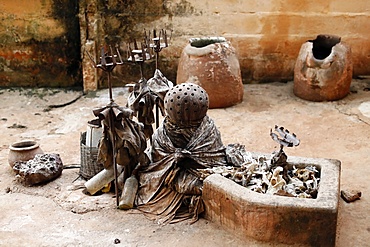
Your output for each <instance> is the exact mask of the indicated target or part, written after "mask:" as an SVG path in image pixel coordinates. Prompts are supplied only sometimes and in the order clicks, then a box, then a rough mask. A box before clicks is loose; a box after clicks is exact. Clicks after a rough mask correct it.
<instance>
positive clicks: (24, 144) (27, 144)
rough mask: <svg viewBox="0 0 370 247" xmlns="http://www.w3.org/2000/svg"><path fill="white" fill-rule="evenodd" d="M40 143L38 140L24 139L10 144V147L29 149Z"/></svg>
mask: <svg viewBox="0 0 370 247" xmlns="http://www.w3.org/2000/svg"><path fill="white" fill-rule="evenodd" d="M38 147H39V144H38V143H37V142H36V141H32V140H24V141H19V142H14V143H13V144H11V145H10V146H9V149H10V150H12V151H27V150H32V149H35V148H38Z"/></svg>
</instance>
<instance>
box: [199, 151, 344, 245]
mask: <svg viewBox="0 0 370 247" xmlns="http://www.w3.org/2000/svg"><path fill="white" fill-rule="evenodd" d="M288 164H289V166H293V165H295V166H296V167H300V168H303V167H305V166H309V165H313V166H316V168H317V169H318V170H319V171H320V174H321V176H320V187H319V190H318V195H317V198H316V199H312V198H296V197H286V196H278V195H267V194H261V193H257V192H254V191H251V190H249V189H247V188H245V187H243V186H241V185H239V184H237V183H235V182H234V181H232V180H230V179H228V178H225V177H223V176H221V175H218V174H213V175H210V176H208V177H207V178H206V179H205V180H204V186H203V200H204V203H205V208H206V211H205V218H206V219H209V220H210V221H212V222H215V223H218V224H220V225H221V226H223V227H224V228H226V229H228V230H230V231H232V232H233V233H235V234H236V235H239V236H240V237H249V238H250V237H251V238H254V239H256V240H260V241H265V242H269V243H272V244H274V243H275V244H277V243H282V244H295V245H307V246H335V238H336V229H337V216H338V201H339V195H340V194H339V193H340V192H339V182H340V166H341V162H340V161H339V160H334V159H323V158H304V157H288Z"/></svg>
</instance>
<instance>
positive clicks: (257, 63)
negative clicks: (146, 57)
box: [82, 0, 370, 87]
mask: <svg viewBox="0 0 370 247" xmlns="http://www.w3.org/2000/svg"><path fill="white" fill-rule="evenodd" d="M94 2H96V0H85V4H86V5H87V6H91V5H93V4H92V3H94ZM98 2H99V1H98ZM99 4H100V6H99ZM99 4H97V5H98V6H97V7H96V9H97V12H96V13H98V15H97V16H96V17H99V18H100V19H99V20H97V22H99V21H100V25H101V26H100V27H98V28H97V29H95V31H96V32H97V36H99V37H100V38H97V37H95V38H92V39H91V40H90V41H89V40H88V41H89V42H90V43H89V44H91V41H92V40H94V41H95V40H98V43H97V44H94V45H95V46H98V47H99V46H101V43H122V42H125V41H128V40H129V39H130V38H137V39H140V37H141V36H142V31H143V30H144V29H146V30H150V29H153V28H156V29H160V28H166V29H172V30H173V36H172V42H171V46H170V47H169V48H167V49H165V50H164V51H163V52H162V53H161V55H162V60H161V63H160V69H161V70H162V71H163V72H164V74H165V75H166V76H167V77H169V79H171V80H173V81H174V80H175V78H176V70H177V65H178V64H177V63H178V58H179V56H180V54H181V51H182V49H183V47H185V45H186V44H187V42H188V39H189V38H191V37H202V36H224V37H226V38H227V39H229V40H230V41H231V42H232V45H233V46H234V47H235V48H236V50H237V53H238V57H239V61H240V64H241V70H242V77H243V82H244V83H250V82H254V81H258V82H265V81H276V80H278V81H285V80H292V79H293V69H294V64H295V60H296V58H297V56H298V52H299V49H300V47H301V45H302V44H303V43H304V42H305V41H307V40H308V39H314V38H315V37H316V36H317V35H318V34H334V35H338V36H341V37H342V41H344V42H346V43H348V44H349V45H351V47H352V52H353V62H354V76H358V75H368V74H370V35H369V33H368V30H370V3H369V1H368V0H358V1H356V3H352V2H349V1H346V0H331V1H318V0H314V1H312V0H310V1H309V0H301V1H296V0H263V1H261V0H212V1H209V0H205V1H197V0H188V1H186V0H172V1H158V0H156V1H146V0H143V1H119V0H111V1H106V2H105V3H104V4H101V3H99ZM82 8H84V7H82ZM95 23H96V22H95ZM95 27H96V26H95ZM82 32H83V31H82ZM82 46H84V43H82ZM123 46H124V45H123ZM95 49H96V47H95ZM152 71H153V64H150V63H149V64H148V65H146V72H147V75H146V76H147V77H149V76H150V75H151V73H152ZM114 74H115V76H114V79H113V80H114V81H115V82H116V83H118V84H122V83H123V82H131V81H135V80H137V79H138V76H139V72H138V70H137V68H136V70H135V66H128V67H126V66H123V67H120V68H117V69H116V72H115V73H114ZM103 77H104V75H103ZM90 79H91V78H90ZM95 80H97V81H98V82H94V81H93V80H91V83H90V84H91V85H96V86H98V87H99V86H101V85H104V83H103V81H104V80H105V79H104V78H103V79H102V76H98V79H96V78H95Z"/></svg>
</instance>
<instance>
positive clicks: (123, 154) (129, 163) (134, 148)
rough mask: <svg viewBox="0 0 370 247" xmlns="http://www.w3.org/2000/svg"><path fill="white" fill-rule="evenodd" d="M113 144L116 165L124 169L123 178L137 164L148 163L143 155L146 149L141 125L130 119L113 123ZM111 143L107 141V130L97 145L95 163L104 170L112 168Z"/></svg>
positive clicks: (129, 173)
mask: <svg viewBox="0 0 370 247" xmlns="http://www.w3.org/2000/svg"><path fill="white" fill-rule="evenodd" d="M114 125H115V144H116V151H117V157H116V163H117V164H119V165H122V166H124V167H125V170H124V173H125V178H127V177H128V176H130V175H131V173H132V171H133V170H134V169H135V167H136V166H137V165H138V163H140V164H142V165H144V164H146V163H148V158H147V156H146V154H145V153H144V151H145V149H146V139H145V136H144V134H143V130H142V129H143V127H142V125H140V124H138V123H136V122H135V121H133V120H131V119H130V118H126V117H124V118H122V120H121V121H115V122H114ZM112 155H113V152H112V143H111V141H110V139H109V133H108V131H107V128H106V127H105V128H104V134H103V136H102V138H101V140H100V143H99V151H98V158H97V162H98V163H99V164H103V166H104V168H106V169H107V168H109V167H111V166H112Z"/></svg>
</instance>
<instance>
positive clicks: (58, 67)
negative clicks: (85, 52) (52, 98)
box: [0, 0, 82, 87]
mask: <svg viewBox="0 0 370 247" xmlns="http://www.w3.org/2000/svg"><path fill="white" fill-rule="evenodd" d="M77 2H78V1H74V0H32V1H29V0H3V1H1V2H0V19H1V21H0V86H63V87H67V86H76V85H81V84H82V76H81V73H80V71H81V62H80V46H79V44H80V43H79V40H80V37H79V36H80V34H79V27H78V15H77V14H78V8H77Z"/></svg>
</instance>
